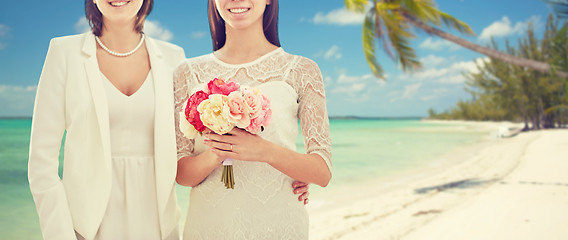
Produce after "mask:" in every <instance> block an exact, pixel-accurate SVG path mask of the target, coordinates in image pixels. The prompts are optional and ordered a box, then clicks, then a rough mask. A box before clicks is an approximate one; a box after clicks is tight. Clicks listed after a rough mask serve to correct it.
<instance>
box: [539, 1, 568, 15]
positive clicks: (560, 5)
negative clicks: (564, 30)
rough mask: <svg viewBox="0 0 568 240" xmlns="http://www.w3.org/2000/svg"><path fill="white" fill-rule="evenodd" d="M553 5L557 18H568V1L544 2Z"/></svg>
mask: <svg viewBox="0 0 568 240" xmlns="http://www.w3.org/2000/svg"><path fill="white" fill-rule="evenodd" d="M544 1H545V2H547V3H550V5H552V8H553V9H554V12H555V13H556V16H558V17H559V18H568V0H544Z"/></svg>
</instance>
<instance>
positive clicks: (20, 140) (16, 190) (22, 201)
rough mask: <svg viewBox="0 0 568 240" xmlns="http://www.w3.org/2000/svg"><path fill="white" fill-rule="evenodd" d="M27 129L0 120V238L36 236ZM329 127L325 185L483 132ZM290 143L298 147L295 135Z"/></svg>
mask: <svg viewBox="0 0 568 240" xmlns="http://www.w3.org/2000/svg"><path fill="white" fill-rule="evenodd" d="M30 128H31V119H0V239H41V232H40V228H39V221H38V219H37V213H36V210H35V205H34V203H33V199H32V196H31V194H30V191H29V188H28V181H27V160H28V144H29V135H30ZM330 128H331V138H332V142H333V145H332V154H333V157H332V159H333V160H332V161H333V178H332V181H331V182H330V184H329V186H328V187H330V188H332V187H339V186H345V185H348V184H354V183H357V182H359V181H365V180H368V179H370V178H373V177H376V176H379V175H388V174H392V173H396V172H397V171H402V170H405V169H409V168H413V167H416V166H420V165H421V164H427V163H428V162H427V161H435V156H439V155H441V154H443V153H445V152H448V151H452V150H454V149H457V148H459V147H461V146H465V145H467V144H472V143H475V142H478V141H480V140H481V139H483V138H485V137H487V136H488V134H489V133H487V132H482V131H463V130H460V128H456V125H448V124H443V123H426V122H422V121H420V120H419V119H332V120H331V121H330ZM296 145H297V146H298V149H303V141H302V139H301V137H299V138H298V140H297V143H296ZM60 170H61V169H60ZM314 190H315V189H314ZM316 191H319V189H318V190H316ZM324 191H325V189H324ZM187 192H188V191H187V189H184V188H181V187H179V188H178V195H179V196H178V198H179V200H180V205H181V207H182V210H185V209H187V199H188V196H187ZM182 217H185V213H182Z"/></svg>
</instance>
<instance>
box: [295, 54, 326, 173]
mask: <svg viewBox="0 0 568 240" xmlns="http://www.w3.org/2000/svg"><path fill="white" fill-rule="evenodd" d="M299 58H300V59H299V60H298V62H297V64H296V66H295V67H294V68H293V70H292V74H293V75H294V76H293V77H295V78H296V79H298V80H296V81H298V82H296V86H297V91H298V95H299V99H298V101H299V108H298V117H299V119H300V127H301V129H302V135H303V136H304V144H305V148H306V153H316V154H318V155H320V156H321V157H322V158H323V159H324V160H325V163H326V164H327V167H328V168H329V171H330V172H331V170H332V165H331V138H330V134H329V118H328V116H327V107H326V102H325V87H324V84H323V78H322V75H321V72H320V69H319V67H318V65H317V64H316V63H315V62H313V61H312V60H309V59H307V58H303V57H299Z"/></svg>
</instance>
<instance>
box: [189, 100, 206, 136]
mask: <svg viewBox="0 0 568 240" xmlns="http://www.w3.org/2000/svg"><path fill="white" fill-rule="evenodd" d="M207 98H209V94H207V93H206V92H203V91H198V92H196V93H194V94H192V95H191V96H190V97H189V99H188V100H187V105H186V106H185V119H187V121H188V122H189V123H190V124H191V125H193V127H195V130H197V131H199V132H203V131H204V130H205V126H204V125H203V122H202V121H201V118H200V117H199V112H198V111H197V106H199V104H200V103H201V102H203V101H204V100H205V99H207Z"/></svg>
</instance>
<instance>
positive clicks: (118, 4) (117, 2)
mask: <svg viewBox="0 0 568 240" xmlns="http://www.w3.org/2000/svg"><path fill="white" fill-rule="evenodd" d="M128 3H130V1H122V2H119V1H114V2H109V4H110V5H111V6H113V7H122V6H124V5H126V4H128Z"/></svg>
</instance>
